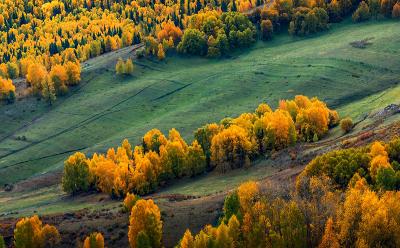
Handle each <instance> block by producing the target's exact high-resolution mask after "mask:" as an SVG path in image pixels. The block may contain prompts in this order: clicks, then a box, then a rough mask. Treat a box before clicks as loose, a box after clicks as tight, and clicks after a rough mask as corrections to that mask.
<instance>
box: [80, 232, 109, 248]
mask: <svg viewBox="0 0 400 248" xmlns="http://www.w3.org/2000/svg"><path fill="white" fill-rule="evenodd" d="M83 248H104V237H103V235H102V234H101V233H97V232H94V233H91V234H90V235H89V236H88V237H86V238H85V241H84V242H83Z"/></svg>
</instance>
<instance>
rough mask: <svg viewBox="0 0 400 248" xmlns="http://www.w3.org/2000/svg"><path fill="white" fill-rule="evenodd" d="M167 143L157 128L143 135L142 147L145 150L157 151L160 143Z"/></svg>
mask: <svg viewBox="0 0 400 248" xmlns="http://www.w3.org/2000/svg"><path fill="white" fill-rule="evenodd" d="M166 144H167V138H165V136H164V134H162V133H161V131H160V130H158V129H152V130H150V131H148V132H147V133H146V134H145V135H144V136H143V148H144V150H145V151H147V150H152V151H156V152H158V151H159V149H160V146H161V145H166Z"/></svg>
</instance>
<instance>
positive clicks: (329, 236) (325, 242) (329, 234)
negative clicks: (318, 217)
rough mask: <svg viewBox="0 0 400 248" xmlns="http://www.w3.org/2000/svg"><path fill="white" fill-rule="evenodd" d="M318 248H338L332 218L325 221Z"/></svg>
mask: <svg viewBox="0 0 400 248" xmlns="http://www.w3.org/2000/svg"><path fill="white" fill-rule="evenodd" d="M318 248H340V244H339V240H338V238H337V235H336V233H335V230H334V223H333V220H332V218H329V219H328V220H327V221H326V225H325V232H324V236H323V237H322V241H321V243H320V244H319V246H318Z"/></svg>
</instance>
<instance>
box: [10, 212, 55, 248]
mask: <svg viewBox="0 0 400 248" xmlns="http://www.w3.org/2000/svg"><path fill="white" fill-rule="evenodd" d="M60 241H61V237H60V234H59V233H58V231H57V229H56V228H55V227H54V226H50V225H44V226H43V224H42V222H41V221H40V219H39V217H38V216H37V215H35V216H33V217H30V218H23V219H21V220H19V221H18V222H17V224H16V227H15V229H14V245H15V247H16V248H28V247H31V248H42V247H50V248H51V247H57V245H58V244H59V243H60Z"/></svg>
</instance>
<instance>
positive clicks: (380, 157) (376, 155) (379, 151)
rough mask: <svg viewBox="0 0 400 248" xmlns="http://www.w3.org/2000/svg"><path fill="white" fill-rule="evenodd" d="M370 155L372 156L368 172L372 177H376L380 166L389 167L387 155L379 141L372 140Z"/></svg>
mask: <svg viewBox="0 0 400 248" xmlns="http://www.w3.org/2000/svg"><path fill="white" fill-rule="evenodd" d="M369 154H370V156H371V157H372V159H371V162H370V167H369V170H370V174H371V177H372V178H373V179H375V178H376V175H377V173H378V170H379V169H380V168H391V167H392V166H391V165H390V163H389V156H388V153H387V152H386V150H385V147H384V146H383V145H382V143H380V142H374V143H373V144H372V146H371V150H370V153H369Z"/></svg>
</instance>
